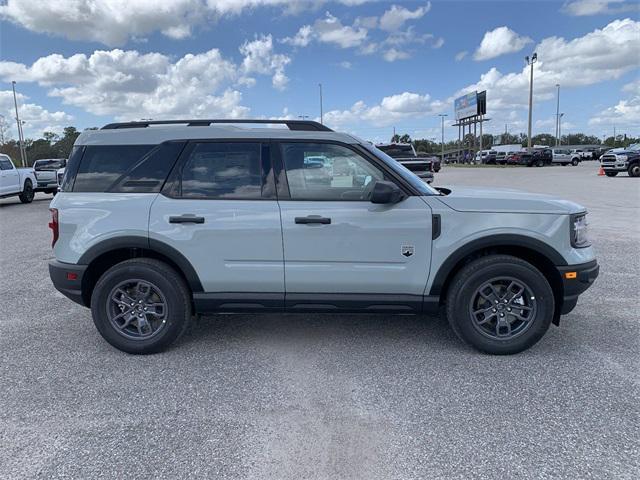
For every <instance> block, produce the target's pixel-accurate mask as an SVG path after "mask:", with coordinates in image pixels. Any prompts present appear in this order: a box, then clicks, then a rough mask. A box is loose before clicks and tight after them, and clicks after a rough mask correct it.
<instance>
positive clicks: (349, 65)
mask: <svg viewBox="0 0 640 480" xmlns="http://www.w3.org/2000/svg"><path fill="white" fill-rule="evenodd" d="M338 65H339V66H340V67H342V68H344V69H345V70H351V69H352V68H353V63H351V62H350V61H348V60H344V61H342V62H340V63H339V64H338Z"/></svg>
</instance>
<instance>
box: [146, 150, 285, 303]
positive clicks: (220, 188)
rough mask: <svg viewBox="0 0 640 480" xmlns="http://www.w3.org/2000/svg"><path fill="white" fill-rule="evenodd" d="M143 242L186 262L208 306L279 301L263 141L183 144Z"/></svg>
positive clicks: (276, 237) (279, 260)
mask: <svg viewBox="0 0 640 480" xmlns="http://www.w3.org/2000/svg"><path fill="white" fill-rule="evenodd" d="M149 238H150V241H152V242H153V241H154V240H155V241H159V242H163V243H165V244H168V245H169V246H171V247H173V248H175V249H176V250H177V251H178V252H180V253H181V254H182V255H183V256H184V257H186V259H187V260H188V261H189V262H190V263H191V265H192V266H193V268H194V269H195V271H196V273H197V275H198V277H199V279H200V282H201V283H202V286H203V289H204V296H203V295H202V294H196V301H198V300H199V299H200V300H201V299H202V298H204V299H205V300H208V301H210V302H213V303H210V305H213V304H214V303H215V302H218V303H217V305H218V306H220V305H222V304H227V305H228V304H231V303H233V304H237V305H240V304H242V303H243V302H244V303H246V304H247V305H248V304H254V303H255V302H256V301H257V302H258V303H259V302H260V301H261V299H263V300H265V301H264V303H263V304H262V306H264V305H268V306H275V307H282V303H283V298H284V264H283V253H282V231H281V225H280V210H279V208H278V202H277V200H276V193H275V187H274V179H273V172H272V169H271V159H270V153H269V144H268V142H260V141H255V140H252V141H247V142H245V141H235V140H234V141H193V142H190V143H189V144H187V146H186V148H185V149H184V151H183V152H182V154H181V156H180V159H179V160H178V162H177V164H176V166H175V167H174V169H173V172H172V174H171V176H170V179H169V180H168V181H167V184H166V185H165V187H164V189H163V191H162V193H161V194H160V195H159V196H158V198H157V199H156V200H155V201H154V203H153V205H152V207H151V212H150V218H149Z"/></svg>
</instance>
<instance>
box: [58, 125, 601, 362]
mask: <svg viewBox="0 0 640 480" xmlns="http://www.w3.org/2000/svg"><path fill="white" fill-rule="evenodd" d="M228 123H231V124H233V125H227V124H228ZM249 123H253V124H261V123H273V124H276V123H279V124H283V125H285V126H287V127H288V129H287V128H259V126H258V128H256V127H252V128H240V127H239V126H238V124H249ZM51 212H52V221H51V224H50V227H51V229H52V231H53V247H54V253H55V257H56V260H54V261H52V262H51V263H50V266H49V269H50V274H51V279H52V280H53V283H54V285H55V287H56V288H57V289H58V290H59V291H61V292H62V293H64V294H65V295H66V296H68V297H69V298H71V299H72V300H74V301H76V302H78V303H80V304H82V305H84V306H87V307H90V308H91V311H92V315H93V320H94V322H95V325H96V327H97V328H98V330H99V331H100V333H101V334H102V335H103V337H104V338H105V339H106V340H107V341H108V342H109V343H111V344H112V345H114V346H115V347H117V348H119V349H121V350H124V351H126V352H131V353H148V352H156V351H160V350H162V349H163V348H165V347H167V346H168V345H169V344H170V343H171V342H173V341H174V340H175V339H176V338H178V337H179V335H180V334H181V333H182V332H183V331H184V330H185V328H186V327H187V325H188V323H189V320H190V319H191V317H192V315H194V314H196V313H212V312H268V311H291V312H312V311H313V312H331V313H341V312H363V313H376V312H377V313H422V312H437V311H438V310H439V307H440V306H441V305H446V313H447V317H448V319H449V322H450V323H451V325H452V327H453V329H454V330H455V332H456V333H457V334H458V336H459V337H460V338H461V339H463V340H464V341H466V342H467V343H469V344H471V345H473V346H474V347H476V348H478V349H480V350H482V351H485V352H490V353H495V354H509V353H515V352H519V351H522V350H524V349H526V348H528V347H530V346H531V345H533V344H534V343H535V342H537V341H538V340H539V339H540V338H541V337H542V336H543V334H544V333H545V332H546V330H547V328H548V327H549V325H550V324H551V323H552V322H554V323H556V324H557V323H558V321H559V317H560V315H561V314H565V313H568V312H570V311H571V310H572V309H573V308H574V307H575V305H576V302H577V299H578V295H579V294H581V293H582V292H583V291H584V290H586V289H587V287H589V285H590V284H591V283H592V282H593V281H594V279H595V278H596V276H597V275H598V265H597V262H596V259H595V256H594V252H593V250H592V248H591V247H590V244H589V241H588V239H587V237H586V211H585V209H584V208H583V207H581V206H579V205H576V204H574V203H571V202H568V201H564V200H558V199H555V198H552V197H547V196H543V195H534V194H528V193H519V192H515V191H502V192H496V191H491V190H483V189H473V188H452V189H445V188H440V189H434V188H432V187H430V186H428V185H427V184H425V183H424V182H422V181H420V179H419V178H418V177H416V176H415V175H413V174H412V173H411V172H409V171H408V170H407V169H406V168H404V167H403V166H402V165H400V164H399V163H398V162H396V161H394V160H393V159H392V158H390V157H388V156H387V155H386V154H384V153H383V152H381V151H380V150H378V149H377V148H375V147H374V146H373V145H371V144H370V143H369V142H365V141H363V140H360V139H358V138H356V137H353V136H351V135H347V134H341V133H336V132H333V131H331V130H330V129H328V128H327V127H325V126H323V125H321V124H318V123H315V122H310V121H288V120H287V121H277V120H275V121H267V120H257V121H248V120H243V121H238V120H229V121H223V120H191V121H167V122H137V123H125V124H111V125H107V126H105V127H103V128H102V129H101V130H97V131H93V130H87V131H85V132H83V133H82V134H81V135H80V136H79V137H78V139H77V141H76V143H75V146H74V148H73V151H72V154H71V156H70V158H69V161H68V162H67V168H66V171H65V176H64V180H63V182H62V186H61V192H60V193H59V194H58V195H57V196H56V197H55V198H54V200H53V202H52V203H51Z"/></svg>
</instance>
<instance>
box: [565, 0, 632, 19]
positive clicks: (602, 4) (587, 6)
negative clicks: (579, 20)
mask: <svg viewBox="0 0 640 480" xmlns="http://www.w3.org/2000/svg"><path fill="white" fill-rule="evenodd" d="M634 10H635V11H636V12H637V11H638V5H637V3H635V4H634V2H633V1H631V2H629V3H625V2H624V0H574V1H570V2H565V3H564V5H563V6H562V11H563V12H564V13H566V14H568V15H573V16H576V17H583V16H587V15H600V14H604V13H609V14H617V13H623V12H631V11H634Z"/></svg>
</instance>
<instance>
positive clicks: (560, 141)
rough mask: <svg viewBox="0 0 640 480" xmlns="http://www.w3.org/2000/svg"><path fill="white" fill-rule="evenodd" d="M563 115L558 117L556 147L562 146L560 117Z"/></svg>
mask: <svg viewBox="0 0 640 480" xmlns="http://www.w3.org/2000/svg"><path fill="white" fill-rule="evenodd" d="M563 116H564V113H560V114H559V115H558V145H562V117H563Z"/></svg>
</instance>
